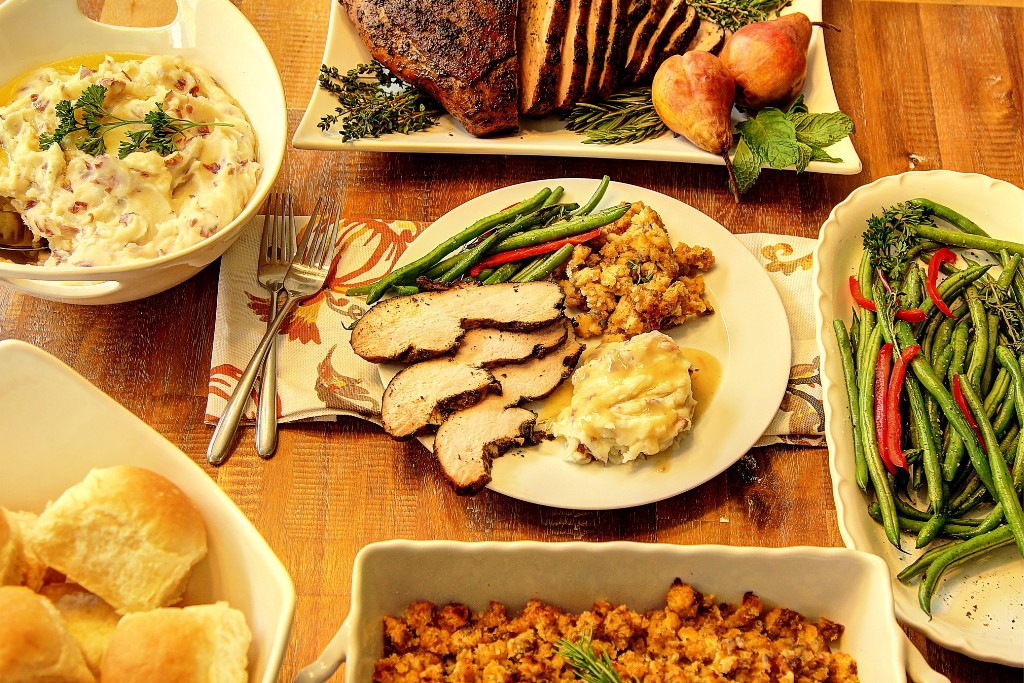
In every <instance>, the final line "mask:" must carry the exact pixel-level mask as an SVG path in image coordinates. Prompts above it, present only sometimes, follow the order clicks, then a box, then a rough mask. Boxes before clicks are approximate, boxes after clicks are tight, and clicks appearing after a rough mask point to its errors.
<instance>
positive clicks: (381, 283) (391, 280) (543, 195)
mask: <svg viewBox="0 0 1024 683" xmlns="http://www.w3.org/2000/svg"><path fill="white" fill-rule="evenodd" d="M550 194H551V190H549V189H548V188H546V187H545V188H544V189H542V190H541V191H540V192H538V193H537V194H535V195H534V196H533V197H531V198H530V199H527V200H525V201H522V202H520V203H518V204H516V205H515V206H512V207H510V208H508V209H505V210H504V211H499V212H498V213H495V214H491V215H490V216H486V217H484V218H481V219H480V220H478V221H477V222H475V223H473V225H471V226H469V227H468V228H466V229H465V230H463V231H462V232H460V233H458V234H457V235H454V236H453V237H450V238H448V239H446V240H445V241H444V242H442V243H441V244H439V245H437V246H436V247H434V248H433V249H431V250H430V252H429V253H428V254H427V255H426V256H423V257H421V258H418V259H416V260H415V261H413V262H412V263H409V264H407V265H405V266H402V267H401V268H398V269H396V270H394V271H392V272H391V273H389V274H388V275H385V276H384V277H383V278H381V279H380V280H378V281H377V282H376V283H375V284H374V286H373V288H372V289H371V290H370V291H369V293H368V294H367V295H366V303H367V304H372V303H374V302H376V301H377V300H378V299H380V298H381V297H382V296H384V293H385V292H386V291H387V290H388V287H390V286H391V285H393V284H402V283H406V282H408V281H411V280H414V279H415V278H416V277H417V276H418V275H420V274H421V273H424V272H426V271H427V270H429V269H430V268H431V267H432V266H434V265H436V264H437V262H438V261H440V260H441V259H443V258H444V257H445V256H447V255H448V254H450V253H451V252H452V251H454V250H455V249H458V248H459V247H461V246H462V245H463V244H465V243H466V242H469V241H470V240H471V239H473V238H475V237H478V236H479V235H482V234H483V233H485V232H486V231H487V230H489V229H491V228H493V227H494V226H496V225H501V224H502V223H505V222H507V221H509V220H510V219H513V218H515V217H516V216H521V215H523V214H527V213H532V212H533V211H534V210H536V209H537V208H538V207H540V205H541V204H543V203H544V201H545V200H546V199H547V198H548V196H549V195H550Z"/></svg>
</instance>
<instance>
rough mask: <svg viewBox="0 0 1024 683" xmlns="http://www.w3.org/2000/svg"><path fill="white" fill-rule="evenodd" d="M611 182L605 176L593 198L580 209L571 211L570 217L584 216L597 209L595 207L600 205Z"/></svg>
mask: <svg viewBox="0 0 1024 683" xmlns="http://www.w3.org/2000/svg"><path fill="white" fill-rule="evenodd" d="M610 182H611V178H609V177H608V176H605V177H603V178H601V183H600V184H599V185H598V186H597V190H596V191H595V192H594V194H593V196H591V198H590V199H588V200H587V203H586V204H584V205H583V206H581V207H580V208H578V209H576V210H575V211H573V212H572V213H571V214H570V215H572V216H586V215H587V214H588V213H590V212H591V211H593V210H594V209H596V208H597V205H598V204H600V203H601V199H602V198H603V197H604V193H605V191H606V190H607V189H608V183H610Z"/></svg>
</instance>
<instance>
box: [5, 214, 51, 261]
mask: <svg viewBox="0 0 1024 683" xmlns="http://www.w3.org/2000/svg"><path fill="white" fill-rule="evenodd" d="M41 249H46V244H45V243H44V242H42V241H41V240H37V239H36V237H35V235H33V234H32V231H31V230H29V229H28V226H26V225H25V223H24V222H23V221H22V220H21V216H19V215H18V214H16V213H14V212H13V211H4V210H3V209H0V251H39V250H41Z"/></svg>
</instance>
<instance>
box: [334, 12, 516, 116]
mask: <svg viewBox="0 0 1024 683" xmlns="http://www.w3.org/2000/svg"><path fill="white" fill-rule="evenodd" d="M344 4H345V6H346V7H347V9H348V15H349V18H350V19H351V20H352V23H353V24H354V25H355V27H356V30H358V31H359V37H360V38H362V40H363V43H365V44H366V47H367V48H368V49H369V50H370V54H372V55H373V57H374V59H376V60H378V61H379V62H380V63H381V64H383V65H384V66H386V67H387V68H388V69H390V70H391V71H393V72H394V73H395V74H397V75H398V76H399V77H400V78H401V79H402V80H404V81H405V82H407V83H411V84H413V85H417V86H419V87H421V88H423V89H424V90H426V91H427V92H428V93H430V94H431V95H433V96H434V97H435V98H437V100H438V101H439V102H440V103H441V105H442V106H444V108H445V109H447V110H448V112H449V113H450V114H451V115H452V116H454V117H455V118H456V119H458V121H459V123H461V124H462V125H463V126H465V127H466V130H467V131H469V132H470V133H471V134H473V135H487V134H488V133H496V132H498V131H503V130H508V129H510V128H516V127H517V126H518V125H519V123H518V117H517V112H516V100H517V93H518V85H517V83H518V82H517V75H518V71H519V68H518V59H517V57H516V40H515V30H516V7H517V4H518V3H517V2H516V0H463V1H462V2H454V3H449V2H438V1H437V0H344Z"/></svg>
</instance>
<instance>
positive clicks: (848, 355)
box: [832, 320, 870, 492]
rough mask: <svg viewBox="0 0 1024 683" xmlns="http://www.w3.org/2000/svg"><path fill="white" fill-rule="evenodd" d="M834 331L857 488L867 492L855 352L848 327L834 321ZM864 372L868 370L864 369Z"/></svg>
mask: <svg viewBox="0 0 1024 683" xmlns="http://www.w3.org/2000/svg"><path fill="white" fill-rule="evenodd" d="M832 329H833V330H835V333H836V342H837V343H838V344H839V358H840V359H841V360H842V361H843V376H844V377H845V379H846V398H847V401H849V406H850V431H852V432H853V456H854V462H855V463H856V472H857V486H859V487H860V490H861V491H864V492H867V490H868V486H869V485H870V478H869V475H868V462H867V460H866V459H865V457H864V441H863V437H862V436H861V427H860V424H859V422H858V420H857V416H858V415H859V412H858V410H857V406H858V405H860V399H859V398H858V391H857V370H856V368H854V366H853V350H852V349H851V348H850V337H849V335H848V334H847V333H846V325H845V324H844V323H843V321H842V320H833V321H832ZM861 371H862V372H866V370H864V369H862V370H861Z"/></svg>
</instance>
